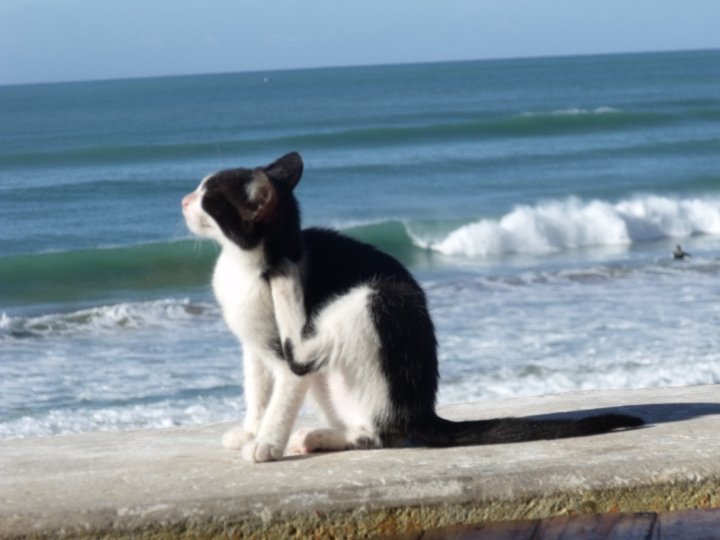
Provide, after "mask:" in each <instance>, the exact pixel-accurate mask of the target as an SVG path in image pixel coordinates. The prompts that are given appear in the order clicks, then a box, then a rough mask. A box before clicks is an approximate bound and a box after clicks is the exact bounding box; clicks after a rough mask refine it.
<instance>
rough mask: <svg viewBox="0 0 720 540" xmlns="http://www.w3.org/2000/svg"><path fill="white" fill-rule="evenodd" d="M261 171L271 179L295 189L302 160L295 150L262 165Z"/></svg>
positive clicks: (301, 167)
mask: <svg viewBox="0 0 720 540" xmlns="http://www.w3.org/2000/svg"><path fill="white" fill-rule="evenodd" d="M263 171H265V174H267V175H268V176H269V177H270V178H272V179H273V180H275V181H277V182H280V183H281V184H285V185H286V186H287V187H289V188H290V189H291V190H292V189H295V186H296V185H297V183H298V182H299V181H300V177H301V176H302V173H303V160H302V158H301V157H300V154H298V153H297V152H290V153H289V154H285V155H284V156H283V157H281V158H280V159H278V160H277V161H275V162H273V163H271V164H270V165H268V166H267V167H264V168H263Z"/></svg>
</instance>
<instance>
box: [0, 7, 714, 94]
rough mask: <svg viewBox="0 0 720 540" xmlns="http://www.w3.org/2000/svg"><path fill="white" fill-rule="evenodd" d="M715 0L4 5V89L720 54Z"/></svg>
mask: <svg viewBox="0 0 720 540" xmlns="http://www.w3.org/2000/svg"><path fill="white" fill-rule="evenodd" d="M718 28H720V1H718V0H597V1H596V0H546V1H543V0H432V1H431V0H403V1H401V0H362V1H360V0H355V1H350V0H305V1H300V0H116V1H110V0H2V2H0V84H15V83H24V82H46V81H67V80H86V79H108V78H123V77H137V76H153V75H170V74H190V73H215V72H235V71H248V70H252V71H262V70H272V69H286V68H302V67H319V66H342V65H358V64H385V63H403V62H428V61H440V60H467V59H485V58H508V57H526V56H548V55H568V54H593V53H607V52H637V51H656V50H683V49H707V48H720V31H718Z"/></svg>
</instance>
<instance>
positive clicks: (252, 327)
mask: <svg viewBox="0 0 720 540" xmlns="http://www.w3.org/2000/svg"><path fill="white" fill-rule="evenodd" d="M213 290H214V291H215V297H216V298H217V300H218V303H219V304H220V307H221V309H222V312H223V317H224V318H225V322H226V323H227V325H228V326H229V327H230V329H231V330H232V331H233V333H234V334H235V335H236V336H237V337H238V338H239V339H240V340H241V341H242V342H243V344H244V345H255V346H259V347H263V348H264V347H267V346H268V344H269V343H270V342H271V341H272V340H273V339H274V338H275V337H276V336H277V326H276V324H275V315H274V312H273V303H272V296H271V294H270V287H269V286H268V284H267V282H266V281H265V280H264V279H263V278H262V276H261V271H260V268H259V266H258V265H257V264H255V261H254V260H253V257H252V254H245V253H242V252H239V251H236V250H228V249H224V250H223V252H222V253H221V254H220V257H219V258H218V261H217V264H216V265H215V272H214V274H213Z"/></svg>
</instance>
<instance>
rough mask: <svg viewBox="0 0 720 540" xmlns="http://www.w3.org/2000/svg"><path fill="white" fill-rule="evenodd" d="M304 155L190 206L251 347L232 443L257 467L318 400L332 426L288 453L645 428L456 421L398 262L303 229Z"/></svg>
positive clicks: (220, 180)
mask: <svg viewBox="0 0 720 540" xmlns="http://www.w3.org/2000/svg"><path fill="white" fill-rule="evenodd" d="M303 167H304V165H303V161H302V158H301V157H300V155H299V154H298V153H295V152H293V153H290V154H287V155H285V156H283V157H281V158H280V159H278V160H276V161H275V162H273V163H271V164H270V165H267V166H263V167H257V168H252V169H247V168H237V169H230V170H223V171H220V172H216V173H214V174H211V175H209V176H207V177H205V178H204V179H203V180H202V182H201V183H200V185H199V186H198V188H197V189H196V190H195V191H194V192H193V193H191V194H189V195H187V196H186V197H184V198H183V200H182V210H183V214H184V217H185V221H186V223H187V226H188V228H189V229H190V231H192V232H193V233H194V234H195V235H197V236H200V237H205V238H210V239H212V240H215V241H216V242H217V243H219V244H220V246H221V252H220V255H219V257H218V260H217V263H216V266H215V270H214V274H213V279H212V283H213V288H214V292H215V295H216V297H217V300H218V302H219V304H220V306H221V308H222V313H223V316H224V319H225V321H226V323H227V324H228V326H229V327H230V329H231V330H232V331H233V332H234V333H235V334H236V336H237V337H238V338H239V339H240V341H241V342H242V347H243V357H244V361H243V365H244V388H245V399H246V409H247V412H246V417H245V420H244V423H243V425H242V426H241V427H236V428H233V429H231V430H230V431H229V432H227V433H226V434H225V435H224V437H223V445H224V446H225V447H227V448H234V449H241V450H242V455H243V457H244V458H245V459H247V460H249V461H253V462H264V461H270V460H277V459H280V458H282V457H283V455H284V454H285V452H286V447H287V446H288V440H289V438H290V432H291V430H292V427H293V424H294V422H295V419H296V416H297V414H298V410H299V408H300V406H301V404H302V402H303V400H304V398H305V396H306V394H308V393H309V394H310V396H311V397H312V398H313V399H314V401H315V403H316V404H317V405H318V406H319V409H320V410H321V411H322V413H323V414H324V416H325V419H326V421H327V423H328V424H329V426H330V427H329V428H326V429H317V430H309V431H308V430H305V431H299V432H297V433H296V434H295V435H294V436H293V438H292V441H291V442H290V447H291V450H292V451H293V452H314V451H322V450H343V449H352V448H379V447H394V446H406V445H416V446H418V445H419V446H431V447H447V446H459V445H475V444H492V443H504V442H516V441H529V440H537V439H553V438H560V437H573V436H581V435H590V434H597V433H604V432H608V431H612V430H616V429H622V428H630V427H636V426H640V425H642V424H643V421H642V420H641V419H640V418H637V417H633V416H627V415H622V414H602V415H596V416H590V417H587V418H583V419H580V420H565V419H564V420H530V419H522V418H501V419H494V420H476V421H463V422H452V421H449V420H446V419H444V418H441V417H439V416H438V415H437V414H436V412H435V399H436V393H437V387H438V361H437V341H436V338H435V331H434V327H433V323H432V320H431V318H430V314H429V312H428V307H427V302H426V298H425V294H424V292H423V290H422V289H421V287H420V285H419V284H418V283H417V282H416V281H415V279H414V278H413V276H412V275H411V274H410V272H409V271H408V270H407V269H406V268H405V267H404V266H403V265H402V264H401V263H400V262H398V261H397V260H396V259H394V258H393V257H391V256H390V255H388V254H386V253H384V252H382V251H380V250H378V249H376V248H375V247H372V246H370V245H367V244H364V243H361V242H358V241H356V240H353V239H350V238H348V237H346V236H343V235H341V234H339V233H337V232H335V231H332V230H328V229H320V228H308V229H302V228H301V226H300V210H299V206H298V202H297V200H296V198H295V196H294V193H293V192H294V188H295V186H296V185H297V184H298V182H299V181H300V177H301V176H302V173H303Z"/></svg>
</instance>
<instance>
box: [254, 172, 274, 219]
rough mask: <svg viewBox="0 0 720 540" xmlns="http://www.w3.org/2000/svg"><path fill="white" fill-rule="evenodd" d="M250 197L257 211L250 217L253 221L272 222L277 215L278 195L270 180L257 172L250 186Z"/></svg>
mask: <svg viewBox="0 0 720 540" xmlns="http://www.w3.org/2000/svg"><path fill="white" fill-rule="evenodd" d="M248 195H249V196H250V201H251V202H252V204H253V206H254V207H255V210H254V211H253V212H252V214H251V215H250V216H249V217H250V219H251V220H252V221H266V222H267V221H272V220H273V218H274V217H275V215H276V214H277V208H278V194H277V191H276V190H275V186H273V184H272V182H271V181H270V179H269V178H268V177H267V175H266V174H265V173H264V172H262V171H257V172H256V173H255V176H254V178H253V181H252V183H251V184H250V187H249V190H248Z"/></svg>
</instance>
